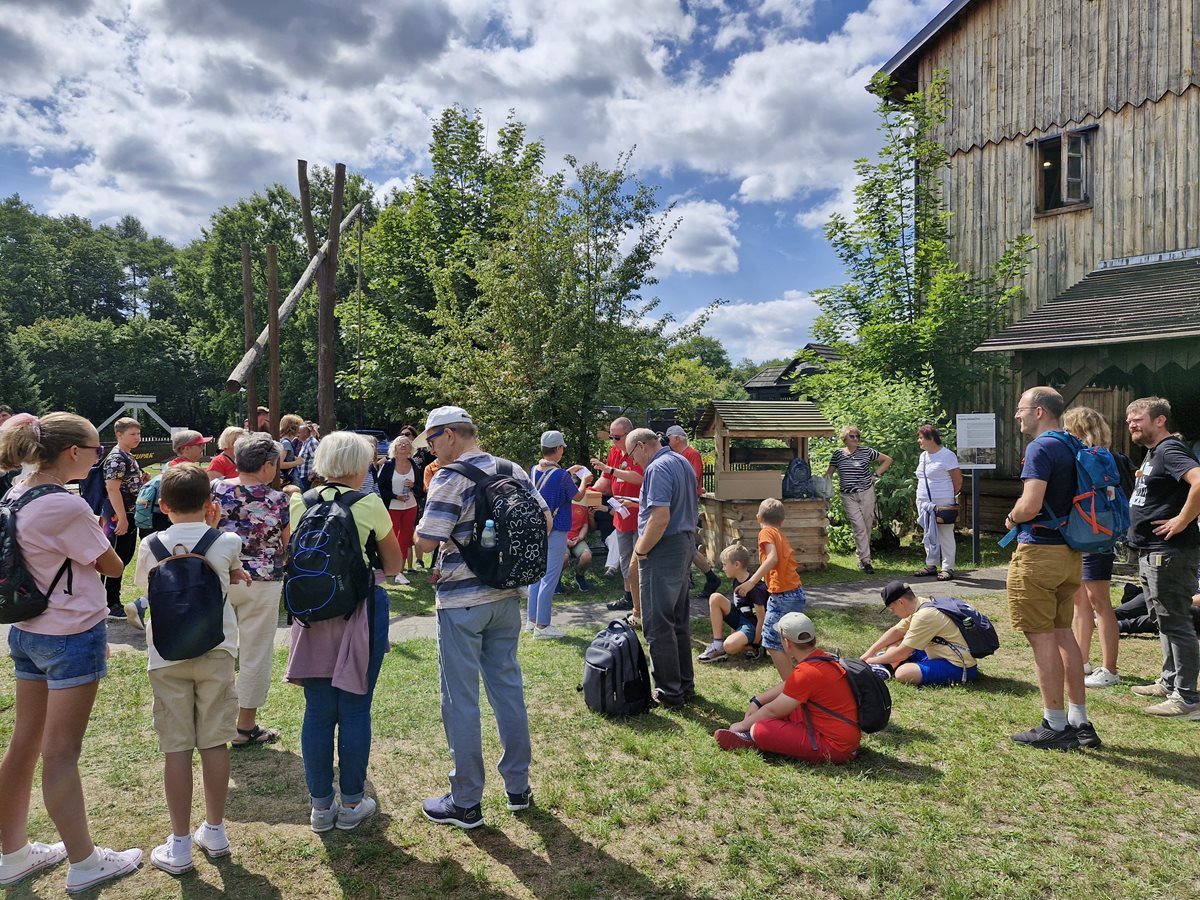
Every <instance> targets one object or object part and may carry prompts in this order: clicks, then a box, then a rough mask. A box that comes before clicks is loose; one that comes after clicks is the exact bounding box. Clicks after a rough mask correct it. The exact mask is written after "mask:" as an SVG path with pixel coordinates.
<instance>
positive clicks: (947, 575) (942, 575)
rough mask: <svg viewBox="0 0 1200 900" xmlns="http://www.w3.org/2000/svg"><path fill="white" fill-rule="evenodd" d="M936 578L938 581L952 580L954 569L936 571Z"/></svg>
mask: <svg viewBox="0 0 1200 900" xmlns="http://www.w3.org/2000/svg"><path fill="white" fill-rule="evenodd" d="M937 580H938V581H953V580H954V570H953V569H948V570H946V571H945V572H938V577H937Z"/></svg>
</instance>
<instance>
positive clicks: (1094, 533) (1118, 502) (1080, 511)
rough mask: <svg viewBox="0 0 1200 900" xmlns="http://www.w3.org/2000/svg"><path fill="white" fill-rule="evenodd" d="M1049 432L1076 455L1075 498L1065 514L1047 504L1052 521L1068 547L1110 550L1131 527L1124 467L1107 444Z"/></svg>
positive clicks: (1044, 524) (1047, 525) (1047, 524)
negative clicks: (1089, 443)
mask: <svg viewBox="0 0 1200 900" xmlns="http://www.w3.org/2000/svg"><path fill="white" fill-rule="evenodd" d="M1046 434H1048V435H1050V436H1051V437H1053V438H1055V439H1056V440H1059V441H1062V443H1064V444H1066V445H1067V447H1068V448H1070V450H1071V451H1072V452H1073V453H1074V455H1075V480H1076V485H1075V497H1074V499H1073V500H1072V501H1071V509H1070V511H1069V512H1068V513H1067V514H1066V515H1065V516H1060V515H1056V514H1055V512H1054V511H1053V510H1052V509H1050V506H1049V504H1047V505H1046V507H1045V511H1046V518H1047V519H1049V522H1038V523H1037V525H1039V526H1040V527H1042V528H1056V529H1057V530H1058V533H1059V534H1061V535H1062V536H1063V540H1064V541H1066V542H1067V546H1068V547H1071V548H1072V549H1074V550H1079V551H1080V552H1082V553H1107V552H1108V551H1109V550H1111V549H1112V548H1113V547H1114V546H1116V544H1117V541H1119V540H1120V539H1121V537H1122V536H1123V535H1124V534H1125V532H1126V531H1128V530H1129V498H1128V497H1126V496H1125V492H1124V491H1123V490H1121V470H1120V468H1119V467H1118V466H1117V460H1116V458H1115V457H1114V456H1113V455H1112V453H1110V452H1109V451H1108V450H1107V449H1105V448H1104V447H1087V446H1084V443H1083V441H1081V440H1079V438H1077V437H1075V436H1074V435H1072V434H1067V433H1066V432H1062V431H1048V432H1046Z"/></svg>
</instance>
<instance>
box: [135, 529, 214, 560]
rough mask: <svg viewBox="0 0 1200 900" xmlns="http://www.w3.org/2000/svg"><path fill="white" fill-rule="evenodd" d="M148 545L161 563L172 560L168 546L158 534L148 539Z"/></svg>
mask: <svg viewBox="0 0 1200 900" xmlns="http://www.w3.org/2000/svg"><path fill="white" fill-rule="evenodd" d="M210 530H215V529H210ZM205 537H207V535H205ZM201 540H203V538H201ZM146 543H147V544H149V545H150V552H151V553H153V554H154V558H155V559H157V560H158V561H159V562H162V561H163V560H165V559H169V558H170V556H171V551H169V550H168V549H167V548H166V545H165V544H163V542H162V539H161V538H160V537H159V536H158V535H157V534H152V535H150V537H148V538H146Z"/></svg>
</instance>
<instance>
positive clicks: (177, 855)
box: [150, 835, 196, 875]
mask: <svg viewBox="0 0 1200 900" xmlns="http://www.w3.org/2000/svg"><path fill="white" fill-rule="evenodd" d="M150 865H152V866H154V868H156V869H162V871H164V872H166V873H167V874H168V875H183V874H186V873H187V872H191V871H192V870H193V869H195V868H196V866H195V864H194V863H193V862H192V842H191V841H190V840H187V839H186V838H184V839H181V840H176V839H175V837H174V836H173V835H167V841H166V843H165V844H159V845H158V846H157V847H155V848H154V849H153V850H151V851H150Z"/></svg>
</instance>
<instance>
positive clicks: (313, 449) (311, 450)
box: [292, 437, 318, 481]
mask: <svg viewBox="0 0 1200 900" xmlns="http://www.w3.org/2000/svg"><path fill="white" fill-rule="evenodd" d="M317 444H318V441H317V439H316V438H314V437H310V438H308V439H307V440H306V441H305V442H304V443H303V444H301V445H300V453H299V456H300V465H298V466H296V468H294V469H292V474H293V475H294V476H295V477H296V478H303V479H305V480H306V481H307V480H308V479H309V478H310V477H311V476H312V472H313V457H314V456H316V455H317Z"/></svg>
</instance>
